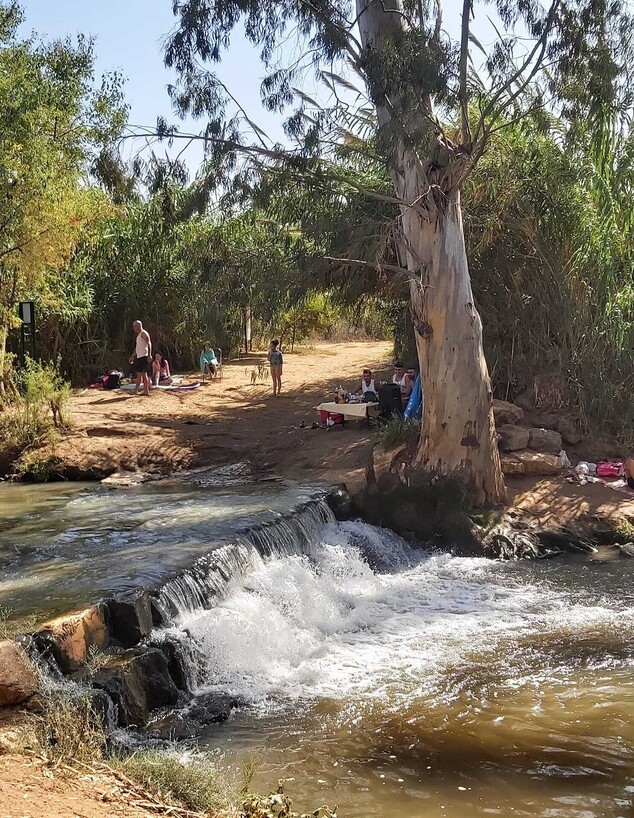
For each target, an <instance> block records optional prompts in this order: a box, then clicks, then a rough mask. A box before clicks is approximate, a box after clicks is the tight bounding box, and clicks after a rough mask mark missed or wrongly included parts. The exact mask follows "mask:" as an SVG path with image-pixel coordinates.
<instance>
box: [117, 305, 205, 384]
mask: <svg viewBox="0 0 634 818" xmlns="http://www.w3.org/2000/svg"><path fill="white" fill-rule="evenodd" d="M132 329H133V331H134V334H135V335H136V343H135V346H134V351H133V352H132V354H131V355H130V359H129V361H130V363H131V364H132V365H133V366H134V372H135V383H136V386H135V389H134V394H135V395H138V394H139V392H140V390H141V388H142V389H143V394H144V395H149V394H150V386H151V385H152V386H159V385H161V386H170V384H172V383H173V378H172V373H171V372H170V365H169V361H168V360H167V358H166V357H165V355H163V353H162V352H155V353H154V355H152V339H151V338H150V333H149V332H148V331H147V330H146V329H144V328H143V324H142V322H141V321H134V322H133V324H132ZM218 366H219V362H218V358H217V357H216V353H215V351H214V350H213V349H212V346H211V344H210V343H209V342H207V343H205V346H204V348H203V350H202V352H201V353H200V371H201V372H202V373H203V376H204V375H206V374H209V375H211V376H215V375H216V372H217V370H218Z"/></svg>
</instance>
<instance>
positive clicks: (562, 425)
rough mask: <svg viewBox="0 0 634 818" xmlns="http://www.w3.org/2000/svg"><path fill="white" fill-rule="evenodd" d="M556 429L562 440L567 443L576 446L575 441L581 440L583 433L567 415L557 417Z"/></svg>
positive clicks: (579, 441)
mask: <svg viewBox="0 0 634 818" xmlns="http://www.w3.org/2000/svg"><path fill="white" fill-rule="evenodd" d="M557 430H558V432H559V434H560V435H561V437H562V439H563V440H564V442H565V443H568V444H569V445H570V446H576V445H577V443H581V441H582V440H583V434H582V433H581V431H580V430H579V427H578V426H577V424H576V423H575V422H574V420H571V419H570V418H568V417H561V418H559V421H558V423H557Z"/></svg>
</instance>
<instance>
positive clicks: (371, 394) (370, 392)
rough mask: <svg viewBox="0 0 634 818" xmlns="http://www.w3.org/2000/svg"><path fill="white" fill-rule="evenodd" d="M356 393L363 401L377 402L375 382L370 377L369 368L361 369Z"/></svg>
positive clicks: (370, 371)
mask: <svg viewBox="0 0 634 818" xmlns="http://www.w3.org/2000/svg"><path fill="white" fill-rule="evenodd" d="M357 395H358V396H359V397H360V398H361V400H362V401H363V402H364V403H377V402H378V400H379V399H378V397H377V394H376V384H375V383H374V378H373V377H372V370H371V369H364V370H363V377H362V378H361V385H360V386H359V388H358V389H357Z"/></svg>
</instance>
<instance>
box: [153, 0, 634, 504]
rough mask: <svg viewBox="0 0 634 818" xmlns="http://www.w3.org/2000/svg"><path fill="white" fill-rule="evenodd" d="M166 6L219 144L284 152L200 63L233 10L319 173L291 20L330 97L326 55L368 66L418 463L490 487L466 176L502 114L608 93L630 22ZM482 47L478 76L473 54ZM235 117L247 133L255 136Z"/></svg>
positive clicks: (520, 11) (193, 88)
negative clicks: (492, 37) (477, 24)
mask: <svg viewBox="0 0 634 818" xmlns="http://www.w3.org/2000/svg"><path fill="white" fill-rule="evenodd" d="M491 5H493V7H494V8H495V11H496V12H497V16H496V18H495V19H494V20H493V22H492V23H491V29H492V30H493V31H495V32H497V40H496V41H495V42H494V44H493V45H492V46H491V47H489V48H484V47H483V46H482V45H481V43H480V42H479V41H478V40H477V38H476V37H474V36H473V32H472V24H473V18H474V17H478V18H479V17H480V16H482V17H484V18H485V19H487V15H489V14H490V9H491ZM173 9H174V13H175V14H176V16H177V18H178V23H177V26H176V28H175V30H174V32H173V33H172V35H171V37H170V39H169V41H168V44H167V50H166V61H167V64H168V65H170V66H174V67H175V68H176V69H177V71H178V74H179V77H180V81H179V84H178V86H177V87H176V88H174V89H172V93H173V97H174V101H175V102H176V104H177V106H178V108H179V109H180V111H181V112H189V113H192V114H194V115H198V116H202V115H206V116H207V118H208V124H207V126H206V128H205V131H204V134H203V137H204V138H205V140H206V142H207V144H208V145H209V146H210V150H212V152H213V153H214V154H215V155H217V156H219V155H222V152H223V150H224V151H225V155H230V156H232V157H234V156H235V155H236V152H239V151H242V152H244V153H246V154H249V155H252V156H260V157H262V156H264V157H267V156H268V157H274V158H277V157H279V155H280V152H281V148H280V146H279V145H278V146H271V145H270V144H267V143H266V139H265V138H264V135H263V133H262V132H261V130H260V129H258V128H257V127H256V126H255V125H254V124H253V122H252V121H251V120H250V119H249V118H248V117H247V116H246V113H245V112H243V111H240V110H239V111H238V112H237V113H235V114H234V115H233V116H228V112H230V111H231V110H232V105H233V104H234V103H235V98H234V97H233V96H232V95H231V93H230V90H229V89H227V88H226V86H225V85H224V84H223V83H222V82H221V81H220V80H219V79H218V77H217V76H216V75H215V74H214V73H213V72H212V71H211V70H209V65H208V64H209V63H214V62H218V61H220V60H221V58H222V55H223V52H224V50H225V49H226V47H227V45H228V44H229V42H230V38H231V35H232V33H234V31H235V29H236V26H237V25H238V23H239V22H240V21H243V24H244V31H245V34H246V37H247V39H248V40H249V41H251V43H253V44H254V45H256V46H257V47H259V48H260V51H261V57H262V61H263V63H264V64H265V66H266V67H267V69H268V73H267V75H266V77H265V79H264V81H263V83H262V98H263V101H264V104H265V105H266V107H267V108H268V109H269V110H278V111H281V110H282V109H283V108H284V107H285V106H287V105H291V104H292V103H293V100H294V99H297V98H298V97H299V99H300V108H299V110H298V111H296V113H295V114H294V115H293V116H291V117H290V118H289V119H288V120H287V123H286V128H287V132H288V133H289V134H290V135H292V136H295V137H297V136H298V135H299V134H300V133H303V137H304V141H303V145H302V147H301V149H300V150H299V151H298V152H297V153H296V155H294V156H292V157H291V164H292V165H293V166H294V167H295V168H297V169H300V170H301V169H303V170H305V172H306V173H315V168H316V167H319V162H320V156H319V152H320V146H321V145H322V144H323V143H320V135H323V134H324V133H325V135H326V138H327V139H332V130H331V129H329V127H328V125H329V121H330V120H329V117H328V116H327V115H326V114H325V112H324V111H323V110H321V111H317V112H315V111H314V110H312V111H308V110H307V106H308V107H310V99H309V98H307V95H306V94H305V92H297V91H296V90H295V88H294V85H295V84H297V81H298V79H301V76H300V75H301V72H302V70H303V69H305V66H306V57H304V58H300V59H299V60H297V59H292V58H289V59H288V60H287V61H286V63H283V60H284V57H285V54H286V55H289V54H290V53H291V50H290V49H289V48H288V46H285V45H284V44H285V43H287V42H288V38H289V36H290V35H291V34H292V33H295V34H296V36H297V37H298V38H300V40H302V42H303V44H304V52H305V54H308V55H309V57H308V61H309V62H312V64H313V65H314V66H315V68H316V69H317V71H318V72H320V76H321V77H322V78H323V79H324V81H325V82H326V83H327V84H328V85H329V87H330V89H331V91H332V92H333V94H334V96H335V97H336V98H337V100H338V101H339V100H341V96H344V95H345V91H344V89H345V88H346V87H348V86H350V85H351V83H350V79H349V77H350V76H353V75H352V74H350V73H348V75H347V76H341V74H342V70H341V69H340V68H338V69H337V70H338V71H339V73H335V70H334V66H341V65H343V64H345V65H347V67H348V68H347V70H348V71H352V72H355V73H356V75H358V76H360V77H361V78H362V79H363V81H364V83H365V87H366V89H367V93H368V96H369V98H370V100H371V102H372V103H373V105H374V107H375V109H376V117H377V121H378V134H377V136H378V145H379V151H380V153H381V155H382V157H383V161H384V163H385V166H386V167H387V168H388V170H389V173H390V176H391V179H392V185H393V193H392V194H391V195H389V196H387V197H386V196H385V195H384V194H381V199H382V200H386V199H387V200H388V201H389V202H390V203H391V204H393V205H395V206H396V207H397V208H398V211H399V214H398V221H397V224H398V250H399V266H401V267H402V268H404V270H405V271H406V274H407V277H408V280H409V288H410V307H411V313H412V318H413V322H414V328H415V333H416V342H417V348H418V355H419V360H420V365H421V372H422V379H423V392H424V394H425V406H424V412H423V422H422V430H423V431H422V434H421V438H420V441H419V444H418V449H417V453H416V456H415V459H414V462H413V466H414V467H417V468H419V469H423V470H426V471H429V472H430V473H431V474H438V475H448V476H451V477H455V478H459V479H460V480H461V481H463V482H464V483H466V484H468V485H469V487H470V490H471V497H472V499H473V501H474V502H476V503H487V504H495V503H497V502H499V501H500V500H501V499H502V498H503V497H504V484H503V480H502V475H501V470H500V463H499V455H498V451H497V445H496V442H495V428H494V421H493V413H492V391H491V385H490V379H489V374H488V369H487V364H486V361H485V357H484V352H483V345H482V326H481V320H480V316H479V314H478V312H477V309H476V307H475V304H474V298H473V294H472V289H471V283H470V278H469V270H468V264H467V256H466V251H465V242H464V234H463V224H462V215H461V201H460V192H461V188H462V186H463V183H464V181H465V179H466V178H467V177H468V176H469V174H470V173H471V172H472V170H473V169H474V167H475V166H476V164H477V163H478V161H479V159H480V158H481V156H482V155H483V153H484V151H485V149H486V146H487V142H488V140H489V138H490V137H491V135H492V134H493V133H495V132H496V130H497V129H498V128H500V127H502V126H504V124H505V123H507V122H508V121H509V120H513V119H516V118H517V117H521V116H523V115H524V114H525V113H526V111H527V110H534V109H535V108H539V107H540V106H546V105H549V106H551V107H557V106H560V105H562V104H564V98H565V100H566V102H567V104H570V105H571V106H572V107H575V106H576V108H577V110H578V111H583V110H585V109H584V104H585V101H586V100H587V98H588V96H589V95H594V96H595V97H596V98H597V99H602V98H609V97H610V95H611V93H612V90H611V89H612V85H613V83H614V80H615V77H616V73H617V71H616V64H615V59H614V48H615V46H616V45H618V43H619V40H620V38H621V36H622V35H624V32H626V31H627V26H625V25H624V23H623V19H624V13H623V10H622V9H621V8H620V5H619V0H615V2H609V3H608V2H606V0H548V2H547V3H546V4H545V5H543V4H542V2H540V0H495V2H494V3H493V4H486V3H481V4H480V3H476V2H475V0H463V3H462V4H461V17H460V22H459V25H458V26H457V31H456V33H455V35H454V34H453V33H452V32H448V31H446V30H445V27H444V22H443V7H442V0H435V2H434V3H431V2H426V0H356V2H354V3H353V2H351V0H338V1H337V2H336V1H335V0H174V2H173ZM482 52H484V78H481V77H480V76H479V75H478V73H477V72H476V70H475V68H476V66H477V60H478V55H479V54H481V53H482ZM343 70H344V72H345V70H346V69H345V67H344V69H343ZM480 73H482V71H481V72H480ZM529 91H530V93H529ZM232 101H233V103H232ZM341 106H343V107H346V106H349V97H348V99H347V100H346V99H343V100H341V103H340V106H339V107H341ZM234 110H235V108H234ZM447 123H451V124H447ZM245 126H246V127H247V129H248V131H249V132H250V133H251V134H252V135H253V134H255V136H254V138H253V139H252V141H250V142H249V141H248V138H245V137H244V136H243V135H242V134H243V132H244V127H245ZM365 192H366V194H367V195H369V196H372V195H377V194H374V193H373V192H372V191H365Z"/></svg>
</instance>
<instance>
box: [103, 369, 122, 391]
mask: <svg viewBox="0 0 634 818" xmlns="http://www.w3.org/2000/svg"><path fill="white" fill-rule="evenodd" d="M120 386H121V375H120V374H119V373H118V372H110V373H109V374H108V375H106V377H105V379H104V382H103V388H104V389H118V388H119V387H120Z"/></svg>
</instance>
